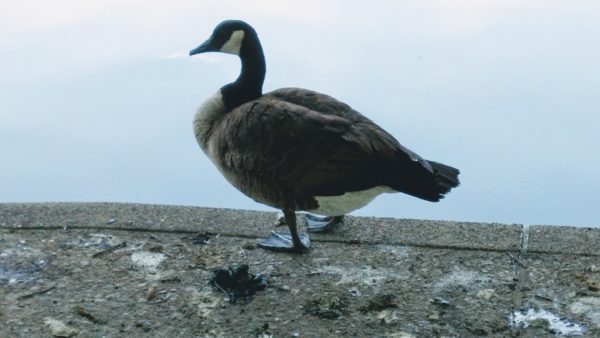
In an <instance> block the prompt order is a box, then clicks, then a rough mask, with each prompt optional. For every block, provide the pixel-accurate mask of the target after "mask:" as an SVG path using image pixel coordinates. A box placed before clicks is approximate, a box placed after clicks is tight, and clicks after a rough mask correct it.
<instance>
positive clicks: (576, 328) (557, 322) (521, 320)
mask: <svg viewBox="0 0 600 338" xmlns="http://www.w3.org/2000/svg"><path fill="white" fill-rule="evenodd" d="M538 320H544V321H546V322H548V329H549V330H550V331H553V332H556V334H557V335H559V336H581V335H583V334H584V333H585V331H586V328H585V326H583V325H581V324H577V323H574V322H572V321H569V320H567V319H565V318H560V317H558V316H557V315H555V314H553V313H551V312H548V311H546V310H534V309H527V310H522V311H514V312H513V313H512V314H510V315H509V316H508V321H509V326H510V327H511V329H513V330H514V329H522V328H526V327H528V326H529V325H530V324H531V323H533V322H535V321H538Z"/></svg>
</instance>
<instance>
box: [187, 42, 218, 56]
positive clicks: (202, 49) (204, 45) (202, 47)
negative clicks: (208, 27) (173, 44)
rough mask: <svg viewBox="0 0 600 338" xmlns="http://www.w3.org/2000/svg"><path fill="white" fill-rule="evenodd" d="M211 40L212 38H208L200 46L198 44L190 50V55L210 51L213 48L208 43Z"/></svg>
mask: <svg viewBox="0 0 600 338" xmlns="http://www.w3.org/2000/svg"><path fill="white" fill-rule="evenodd" d="M211 42H212V39H208V40H206V41H204V42H203V43H202V44H201V45H200V46H198V47H196V48H194V49H192V50H191V51H190V56H192V55H196V54H200V53H206V52H212V51H213V50H214V48H213V47H212V46H211V45H210V43H211Z"/></svg>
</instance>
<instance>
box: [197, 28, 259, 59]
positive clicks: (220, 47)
mask: <svg viewBox="0 0 600 338" xmlns="http://www.w3.org/2000/svg"><path fill="white" fill-rule="evenodd" d="M257 40H258V37H257V34H256V31H255V30H254V28H252V27H251V26H250V25H249V24H247V23H245V22H244V21H241V20H227V21H223V22H221V23H220V24H219V25H218V26H217V27H215V29H214V31H213V33H212V34H211V36H210V37H209V38H208V40H206V41H204V42H203V43H202V44H201V45H200V46H198V47H196V48H194V49H192V50H191V51H190V56H191V55H196V54H200V53H207V52H220V53H226V54H233V55H238V56H239V55H240V54H241V51H242V49H243V48H244V46H245V45H248V44H250V43H252V42H255V41H257Z"/></svg>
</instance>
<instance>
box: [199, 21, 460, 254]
mask: <svg viewBox="0 0 600 338" xmlns="http://www.w3.org/2000/svg"><path fill="white" fill-rule="evenodd" d="M207 52H220V53H227V54H233V55H237V56H238V57H239V58H240V60H241V72H240V75H239V77H238V78H237V79H236V80H235V81H234V82H232V83H229V84H227V85H225V86H223V87H221V88H220V89H219V90H218V91H217V92H216V93H215V94H214V95H212V96H210V97H209V98H208V99H206V100H205V101H204V102H203V103H202V104H201V105H200V107H199V108H198V110H197V112H196V115H195V116H194V122H193V124H194V133H195V136H196V139H197V141H198V143H199V145H200V147H201V149H202V150H203V151H204V153H205V154H206V155H207V156H208V158H210V160H211V161H212V162H213V163H214V165H215V166H216V167H217V168H218V170H219V171H220V172H221V173H222V174H223V175H224V176H225V178H226V179H227V180H228V181H229V182H230V183H231V184H232V185H233V186H234V187H236V188H237V189H238V190H240V191H241V192H242V193H244V194H245V195H247V196H249V197H250V198H252V199H254V200H255V201H257V202H259V203H263V204H266V205H268V206H271V207H274V208H277V209H280V210H281V211H282V212H283V218H284V223H285V224H287V226H288V228H289V233H276V232H273V231H272V232H271V236H270V237H269V238H267V239H265V240H262V241H260V242H259V243H258V245H259V247H262V248H265V249H271V250H276V251H284V252H296V253H299V252H305V251H307V250H308V248H309V246H310V238H309V236H308V234H307V233H301V234H300V233H299V232H298V229H297V224H296V211H305V212H310V213H314V214H317V215H321V216H315V215H310V214H306V220H307V224H308V230H309V231H310V230H311V229H312V230H314V231H315V232H318V231H327V230H329V229H331V228H332V226H333V225H335V224H338V223H339V222H341V220H342V217H343V216H344V215H346V214H348V213H350V212H352V211H354V210H357V209H359V208H361V207H363V206H365V205H367V204H368V203H370V202H371V201H372V200H373V199H375V197H377V196H378V195H380V194H382V193H392V192H402V193H405V194H408V195H411V196H414V197H417V198H420V199H423V200H426V201H431V202H437V201H439V200H440V199H442V198H443V197H444V195H445V194H446V193H448V192H449V191H450V190H451V189H452V188H454V187H456V186H458V185H459V179H458V176H459V173H460V172H459V170H458V169H456V168H453V167H450V166H447V165H444V164H441V163H437V162H434V161H428V160H425V159H423V158H422V157H420V156H419V155H417V154H416V153H414V152H412V151H411V150H409V149H407V148H406V147H404V146H402V145H401V144H400V143H399V142H398V141H397V140H396V139H395V138H394V137H393V136H392V135H390V134H389V133H388V132H386V131H385V130H383V128H381V127H379V126H378V125H377V124H375V123H374V122H372V121H371V120H370V119H368V118H367V117H365V116H364V115H362V114H360V113H359V112H357V111H355V110H353V109H352V108H351V107H350V106H349V105H347V104H345V103H342V102H340V101H338V100H336V99H334V98H333V97H331V96H328V95H325V94H321V93H318V92H315V91H311V90H307V89H301V88H281V89H277V90H274V91H271V92H268V93H264V94H263V92H262V86H263V82H264V79H265V73H266V63H265V57H264V53H263V49H262V46H261V43H260V41H259V38H258V35H257V33H256V31H255V30H254V28H252V27H251V26H250V25H249V24H247V23H246V22H244V21H240V20H226V21H223V22H221V23H220V24H219V25H217V26H216V28H215V29H214V31H213V32H212V34H211V35H210V37H209V38H208V40H206V41H205V42H204V43H202V44H201V45H200V46H198V47H196V48H194V49H192V50H191V51H190V56H192V55H196V54H200V53H207Z"/></svg>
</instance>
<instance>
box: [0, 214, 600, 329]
mask: <svg viewBox="0 0 600 338" xmlns="http://www.w3.org/2000/svg"><path fill="white" fill-rule="evenodd" d="M275 217H276V213H274V212H257V211H240V210H229V209H214V208H200V207H183V206H164V205H162V206H161V205H144V204H118V203H35V204H17V203H13V204H0V300H1V301H0V323H2V324H0V337H21V336H24V337H48V336H53V335H54V336H75V335H77V336H81V337H101V336H106V337H125V336H126V337H148V336H155V337H172V336H180V337H257V336H259V337H261V338H268V337H290V336H293V337H334V336H335V337H348V336H355V337H404V338H410V337H437V336H445V337H484V336H490V337H507V336H510V337H520V336H522V337H548V336H557V335H558V336H560V335H579V336H583V337H600V264H599V263H598V262H599V258H598V256H599V254H598V248H599V247H600V243H599V240H600V229H580V228H571V227H552V226H531V227H528V226H521V225H505V224H480V223H459V222H446V221H426V220H405V219H391V218H385V219H381V218H374V217H348V218H347V219H346V220H345V223H344V224H343V225H342V226H340V227H338V228H336V229H335V231H334V232H333V233H330V234H314V235H311V239H312V247H311V250H310V251H309V252H308V253H307V254H303V255H293V254H283V253H274V252H269V251H266V250H260V249H258V248H256V245H255V243H256V239H257V238H262V237H264V236H265V235H266V234H267V233H268V232H269V231H270V230H271V229H272V224H273V222H274V220H275ZM300 224H302V222H301V223H300ZM197 233H201V234H208V240H204V239H203V240H200V241H198V240H196V234H197ZM202 238H204V236H203V237H202ZM242 264H246V265H248V266H249V267H250V271H251V272H252V273H260V274H262V275H263V276H265V277H266V278H267V280H268V285H269V286H268V287H267V289H266V290H264V291H261V292H259V293H257V294H256V295H254V297H253V298H252V300H248V301H247V302H245V303H242V304H229V303H228V302H227V300H225V298H224V296H223V293H222V292H221V291H219V290H218V289H216V288H214V287H212V286H210V285H209V284H208V283H209V281H210V279H211V277H212V272H213V271H214V270H215V269H218V268H226V267H229V266H240V265H242Z"/></svg>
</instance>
